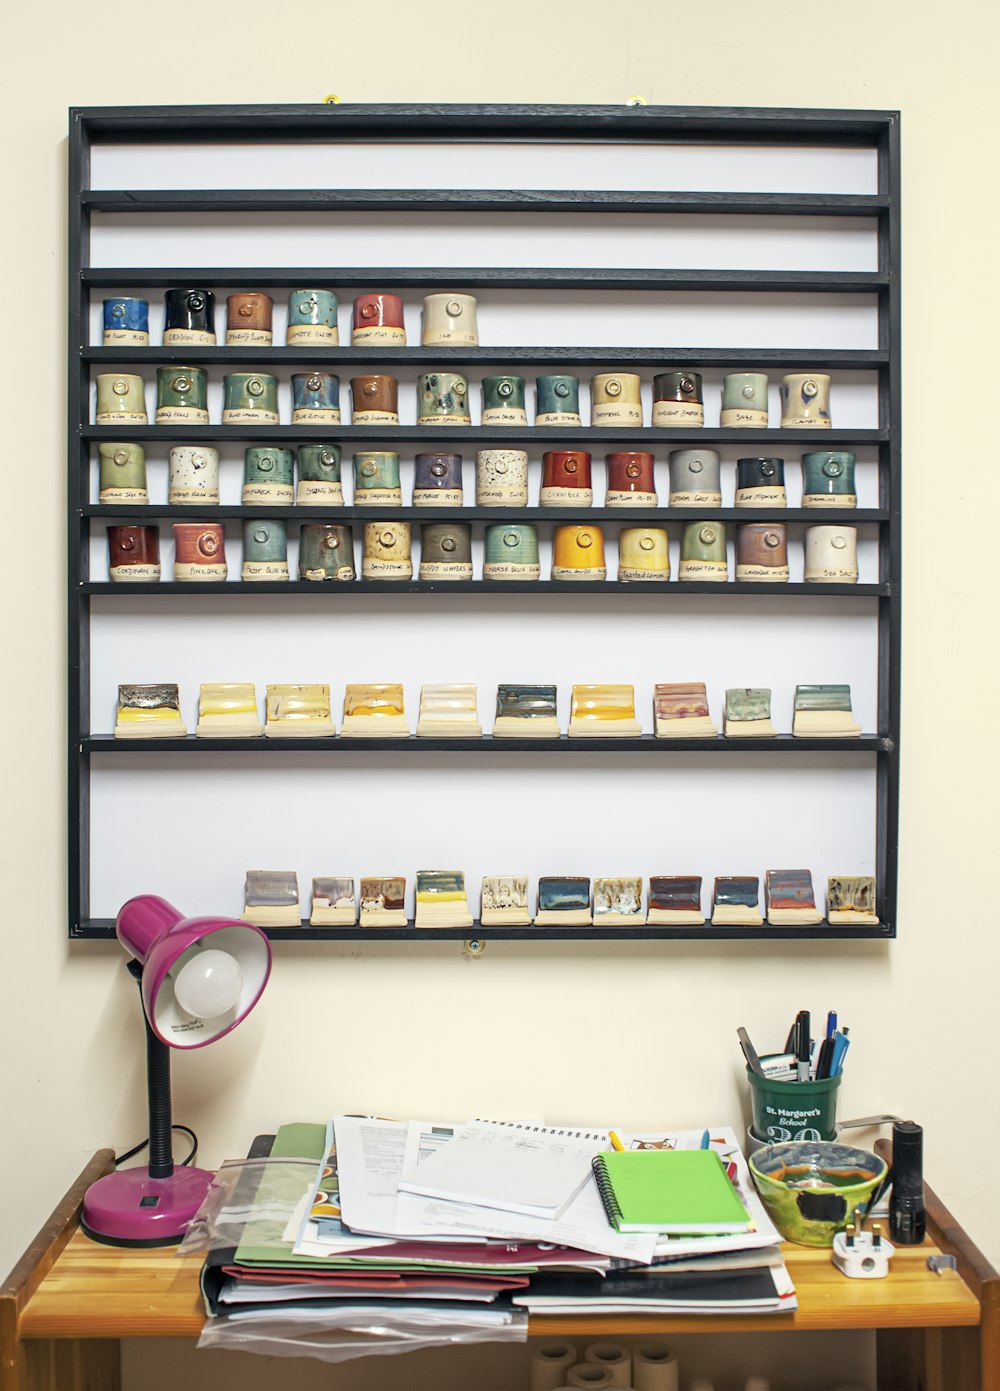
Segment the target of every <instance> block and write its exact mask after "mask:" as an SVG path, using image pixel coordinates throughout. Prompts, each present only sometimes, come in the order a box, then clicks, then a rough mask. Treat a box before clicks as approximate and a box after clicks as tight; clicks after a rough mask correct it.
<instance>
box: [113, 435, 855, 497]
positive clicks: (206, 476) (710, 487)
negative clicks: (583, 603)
mask: <svg viewBox="0 0 1000 1391" xmlns="http://www.w3.org/2000/svg"><path fill="white" fill-rule="evenodd" d="M98 450H99V458H100V501H101V502H102V503H128V504H132V505H134V504H136V503H142V504H145V503H148V501H149V492H148V487H147V480H146V453H145V450H144V449H143V447H142V445H140V444H101V445H99V446H98ZM297 453H298V457H297V459H296V451H295V450H294V449H286V448H277V447H274V446H271V445H250V446H248V447H247V448H246V449H245V451H244V458H243V490H242V496H241V500H242V502H243V503H244V504H245V505H258V504H259V505H268V504H272V503H275V504H283V505H290V504H291V503H292V502H293V501H294V502H297V503H302V504H305V505H314V506H315V505H327V506H334V507H340V506H343V504H344V492H343V483H342V479H341V450H340V447H339V445H335V444H304V445H301V446H300V447H299V449H298V452H297ZM605 459H606V464H607V489H606V494H605V499H604V505H605V506H606V507H656V506H657V505H658V495H657V492H656V483H655V478H654V457H653V455H652V454H651V453H649V452H648V451H646V450H619V451H616V452H614V453H611V454H608V455H606V456H605ZM668 461H669V470H670V495H669V496H670V506H671V507H698V508H704V507H720V506H721V505H722V491H721V482H720V476H721V458H720V455H719V452H718V451H717V450H715V449H675V450H671V452H670V454H669V456H668ZM296 464H297V467H298V487H297V489H296V488H295V486H294V474H295V468H296ZM854 466H855V456H854V454H852V453H851V452H850V451H849V450H817V451H814V452H811V453H807V454H803V456H802V505H803V507H831V506H832V507H855V506H857V494H856V492H855V482H854ZM353 477H354V502H355V504H357V505H359V506H362V505H371V506H402V504H403V492H402V487H401V484H400V472H399V455H398V453H396V452H394V451H392V450H364V451H362V452H360V453H357V454H355V455H354V459H353ZM463 497H464V493H463V487H462V456H461V454H451V453H428V454H417V455H416V456H415V459H414V482H413V505H414V506H415V507H421V506H423V507H460V506H461V505H462V502H463ZM167 501H168V502H169V503H172V504H178V505H198V506H204V505H206V504H210V505H211V504H216V503H218V502H219V451H218V450H217V449H215V448H213V447H212V446H211V445H200V444H199V445H178V446H177V447H176V448H174V449H171V450H170V455H169V491H168V497H167ZM538 501H539V504H540V505H541V506H543V507H589V506H591V504H592V502H593V486H592V460H591V455H590V454H589V453H588V452H587V451H586V450H580V449H552V450H548V451H547V452H546V453H545V454H544V455H543V456H542V481H541V487H540V490H539V494H538ZM787 501H788V499H787V495H786V492H785V461H784V459H781V458H776V457H762V456H755V457H752V458H741V459H737V461H736V498H735V502H736V506H737V507H785V506H787ZM476 504H477V506H480V507H484V506H486V507H488V506H494V507H495V506H509V507H525V506H527V505H528V453H527V451H526V450H522V449H482V450H480V451H479V452H478V454H477V455H476Z"/></svg>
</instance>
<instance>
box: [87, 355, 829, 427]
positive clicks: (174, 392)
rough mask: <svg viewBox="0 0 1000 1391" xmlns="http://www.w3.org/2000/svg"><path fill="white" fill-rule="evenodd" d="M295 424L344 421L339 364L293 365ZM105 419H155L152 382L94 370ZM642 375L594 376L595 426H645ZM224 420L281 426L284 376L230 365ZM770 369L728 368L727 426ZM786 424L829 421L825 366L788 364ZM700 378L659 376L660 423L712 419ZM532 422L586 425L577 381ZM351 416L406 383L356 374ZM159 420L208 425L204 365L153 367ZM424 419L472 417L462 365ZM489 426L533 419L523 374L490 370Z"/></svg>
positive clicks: (764, 416)
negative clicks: (806, 368)
mask: <svg viewBox="0 0 1000 1391" xmlns="http://www.w3.org/2000/svg"><path fill="white" fill-rule="evenodd" d="M291 382H292V418H291V423H292V424H293V425H340V424H341V413H340V378H339V377H338V376H336V375H335V374H334V373H332V372H321V371H309V372H294V373H292V378H291ZM96 389H97V399H96V408H95V422H96V423H97V424H98V425H148V424H149V415H148V412H147V409H146V384H145V381H144V380H143V378H142V377H141V376H139V375H137V374H135V373H129V372H101V373H98V374H97V378H96ZM641 389H642V379H641V378H640V377H639V375H638V374H637V373H635V372H599V373H598V374H597V375H596V376H594V377H592V378H591V379H590V423H591V425H593V426H601V427H613V426H626V427H629V428H631V429H635V428H638V427H641V426H642V425H643V424H644V423H645V422H644V420H643V407H642V391H641ZM222 391H223V402H222V424H223V425H278V424H280V423H281V420H280V415H279V411H278V378H277V377H276V376H274V375H272V374H271V373H268V372H228V373H226V374H225V376H224V377H223V379H222ZM767 392H768V378H767V375H766V373H764V372H731V373H729V374H728V375H727V376H726V377H724V378H723V383H722V412H721V415H720V417H719V423H720V425H721V426H722V427H723V428H725V429H738V430H746V429H764V428H766V426H767V425H768V399H767ZM780 394H781V426H782V429H802V430H806V429H815V430H828V429H830V427H831V417H830V377H829V376H828V375H827V374H825V373H822V372H795V373H789V374H788V375H786V376H784V377H783V378H782V379H781V387H780ZM702 396H703V392H702V380H701V376H700V374H699V373H697V372H686V371H680V372H678V371H671V372H661V373H658V374H657V375H656V376H655V377H654V378H653V412H652V424H653V425H654V426H667V427H672V428H677V427H683V428H689V427H698V426H701V425H704V423H705V406H704V401H703V399H702ZM535 400H536V408H535V424H536V425H556V426H575V425H580V424H581V423H582V422H581V415H580V382H579V379H578V378H577V377H574V376H569V375H566V374H557V375H549V376H541V377H538V378H536V383H535ZM351 403H352V415H351V423H352V425H398V424H399V423H400V420H399V382H398V380H397V378H396V377H392V376H389V375H387V374H385V373H371V374H369V375H367V376H361V377H352V378H351ZM154 418H155V422H156V424H157V425H208V424H209V423H210V420H209V410H208V371H207V369H206V368H204V367H193V366H180V365H178V366H169V367H158V368H157V369H156V410H155V417H154ZM416 419H417V424H418V425H471V424H472V416H471V414H470V410H469V380H468V377H467V376H466V375H465V374H464V373H462V372H424V373H421V374H420V375H419V376H418V377H417V418H416ZM480 424H482V425H511V426H518V425H527V424H528V416H527V409H526V407H525V379H524V378H523V377H519V376H512V375H503V376H494V377H484V378H483V382H482V410H481V412H480Z"/></svg>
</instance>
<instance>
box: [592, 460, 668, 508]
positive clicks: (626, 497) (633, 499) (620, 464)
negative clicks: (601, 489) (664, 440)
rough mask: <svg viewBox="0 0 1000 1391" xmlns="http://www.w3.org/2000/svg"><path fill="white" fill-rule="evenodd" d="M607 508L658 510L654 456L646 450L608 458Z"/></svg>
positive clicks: (605, 501) (606, 461) (605, 500)
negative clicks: (654, 478)
mask: <svg viewBox="0 0 1000 1391" xmlns="http://www.w3.org/2000/svg"><path fill="white" fill-rule="evenodd" d="M605 463H606V464H607V469H608V488H607V493H606V496H605V499H604V505H605V507H655V506H656V502H657V498H656V486H655V484H654V482H653V456H652V454H649V453H646V452H645V451H644V450H638V451H634V452H633V451H628V452H622V453H617V454H608V455H607V456H606V459H605Z"/></svg>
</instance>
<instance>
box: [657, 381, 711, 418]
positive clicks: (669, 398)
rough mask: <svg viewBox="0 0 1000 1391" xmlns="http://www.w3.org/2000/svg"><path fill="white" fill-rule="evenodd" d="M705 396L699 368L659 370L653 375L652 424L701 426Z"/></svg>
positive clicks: (703, 416)
mask: <svg viewBox="0 0 1000 1391" xmlns="http://www.w3.org/2000/svg"><path fill="white" fill-rule="evenodd" d="M704 423H705V398H704V396H703V395H702V384H701V373H700V372H684V371H681V372H658V373H657V375H656V376H655V377H654V378H653V424H654V425H666V426H678V425H684V426H701V425H704Z"/></svg>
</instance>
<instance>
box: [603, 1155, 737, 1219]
mask: <svg viewBox="0 0 1000 1391" xmlns="http://www.w3.org/2000/svg"><path fill="white" fill-rule="evenodd" d="M593 1170H594V1177H595V1179H596V1180H597V1187H598V1191H599V1192H600V1195H601V1201H602V1202H603V1204H604V1211H605V1212H606V1213H607V1214H608V1221H609V1222H610V1223H611V1225H612V1226H613V1227H614V1229H615V1230H616V1231H618V1232H665V1233H667V1234H668V1235H670V1236H682V1235H695V1234H697V1235H703V1236H715V1235H725V1234H728V1233H736V1232H746V1231H749V1230H750V1216H749V1213H748V1212H747V1210H746V1208H745V1207H744V1206H743V1204H742V1202H741V1201H740V1198H739V1195H738V1194H737V1192H736V1189H735V1188H734V1187H733V1185H732V1184H731V1183H730V1181H729V1179H728V1178H727V1177H726V1171H725V1169H724V1167H723V1164H722V1160H721V1159H720V1158H719V1156H718V1155H717V1154H716V1153H715V1151H714V1150H625V1151H622V1152H617V1151H616V1152H615V1153H613V1154H598V1155H596V1156H595V1158H594V1160H593Z"/></svg>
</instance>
